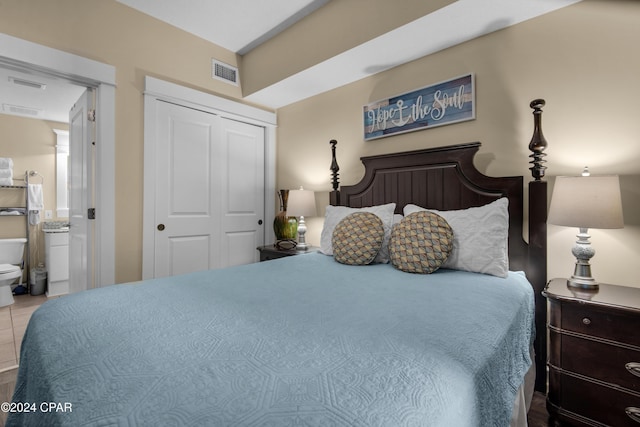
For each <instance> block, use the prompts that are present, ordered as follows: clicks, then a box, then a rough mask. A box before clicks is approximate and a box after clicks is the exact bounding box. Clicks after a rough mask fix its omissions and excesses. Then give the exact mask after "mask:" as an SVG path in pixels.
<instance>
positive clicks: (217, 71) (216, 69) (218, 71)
mask: <svg viewBox="0 0 640 427" xmlns="http://www.w3.org/2000/svg"><path fill="white" fill-rule="evenodd" d="M211 77H213V78H214V79H218V80H222V81H224V82H227V83H231V84H233V85H236V86H239V85H240V84H239V83H238V69H237V68H236V67H233V66H231V65H229V64H225V63H224V62H220V61H218V60H216V59H212V60H211Z"/></svg>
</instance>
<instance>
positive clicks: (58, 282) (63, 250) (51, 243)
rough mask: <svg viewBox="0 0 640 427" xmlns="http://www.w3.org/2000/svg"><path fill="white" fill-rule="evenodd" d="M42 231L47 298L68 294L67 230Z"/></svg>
mask: <svg viewBox="0 0 640 427" xmlns="http://www.w3.org/2000/svg"><path fill="white" fill-rule="evenodd" d="M43 231H44V244H45V263H46V266H47V297H55V296H58V295H65V294H68V293H69V230H68V229H53V230H46V229H45V230H43Z"/></svg>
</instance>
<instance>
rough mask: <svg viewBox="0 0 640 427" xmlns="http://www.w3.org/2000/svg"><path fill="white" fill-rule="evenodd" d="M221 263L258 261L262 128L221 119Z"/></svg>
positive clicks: (261, 213) (261, 232)
mask: <svg viewBox="0 0 640 427" xmlns="http://www.w3.org/2000/svg"><path fill="white" fill-rule="evenodd" d="M220 148H221V151H220V154H221V155H223V156H224V158H225V161H224V162H223V163H222V167H221V170H220V172H221V175H222V182H223V183H226V185H225V189H224V190H223V192H222V196H223V197H222V199H221V209H222V212H221V215H222V233H223V239H222V241H221V243H222V246H223V247H222V266H224V267H227V266H231V265H239V264H249V263H252V262H256V261H259V256H258V251H257V250H256V248H257V247H258V246H262V244H263V242H264V221H263V218H264V128H262V127H259V126H254V125H250V124H247V123H242V122H239V121H235V120H230V119H225V118H223V119H222V143H221V147H220Z"/></svg>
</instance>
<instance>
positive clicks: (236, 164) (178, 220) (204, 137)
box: [154, 101, 264, 277]
mask: <svg viewBox="0 0 640 427" xmlns="http://www.w3.org/2000/svg"><path fill="white" fill-rule="evenodd" d="M156 112H157V117H156V119H157V120H156V150H155V153H156V161H155V165H156V168H155V169H156V170H155V176H156V180H155V182H156V185H155V200H156V203H155V219H156V221H155V222H156V224H155V228H156V229H155V257H154V258H155V259H154V270H155V274H154V276H155V277H164V276H172V275H176V274H182V273H188V272H192V271H199V270H208V269H214V268H220V267H226V266H229V265H236V264H243V263H247V262H252V261H253V260H254V259H255V258H256V256H257V255H256V253H257V251H256V246H257V245H258V244H260V242H261V241H262V240H261V239H262V238H263V237H260V236H263V235H264V231H263V225H262V224H260V225H258V222H259V219H255V226H254V227H253V229H251V227H248V225H247V224H245V223H244V222H243V221H244V220H247V221H248V218H250V217H251V219H252V221H253V220H254V217H255V216H258V217H260V218H262V216H263V213H264V200H263V199H264V196H263V195H262V194H263V191H264V183H263V182H264V172H263V170H264V132H263V131H262V128H259V127H256V126H252V125H248V124H246V123H240V122H237V123H238V125H236V124H235V123H232V124H231V125H230V126H227V124H226V123H227V122H228V121H227V120H226V119H223V118H221V117H220V116H218V115H215V114H212V113H209V112H204V111H199V110H195V109H193V108H188V107H184V106H180V105H175V104H171V103H167V102H163V101H157V109H156ZM236 126H240V130H238V131H236V130H234V128H235V127H236ZM229 127H230V128H231V129H229V130H227V128H229ZM244 127H249V129H253V128H257V129H258V130H259V131H261V135H262V140H261V141H259V140H257V139H255V138H252V137H250V136H247V132H245V131H242V130H241V129H242V128H244ZM259 133H260V132H259ZM258 146H259V147H258ZM258 152H259V153H261V156H260V157H261V159H258V158H257V157H258V154H257V153H258ZM256 162H259V165H258V166H257V167H258V169H259V170H258V171H254V170H253V169H254V168H255V167H256ZM257 193H259V194H260V196H259V197H257V196H256V194H257ZM247 198H249V199H251V200H250V203H247V201H246V199H247ZM249 213H251V214H249ZM256 242H257V244H256Z"/></svg>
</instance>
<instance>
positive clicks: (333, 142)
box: [329, 139, 340, 191]
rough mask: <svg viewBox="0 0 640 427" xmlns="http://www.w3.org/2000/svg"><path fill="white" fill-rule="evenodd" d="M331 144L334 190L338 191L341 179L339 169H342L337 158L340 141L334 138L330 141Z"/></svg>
mask: <svg viewBox="0 0 640 427" xmlns="http://www.w3.org/2000/svg"><path fill="white" fill-rule="evenodd" d="M329 144H331V168H330V169H331V177H332V179H331V182H332V183H333V191H338V187H340V181H339V179H338V171H339V170H340V167H339V166H338V161H337V160H336V145H337V144H338V141H336V140H335V139H332V140H331V141H329Z"/></svg>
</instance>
